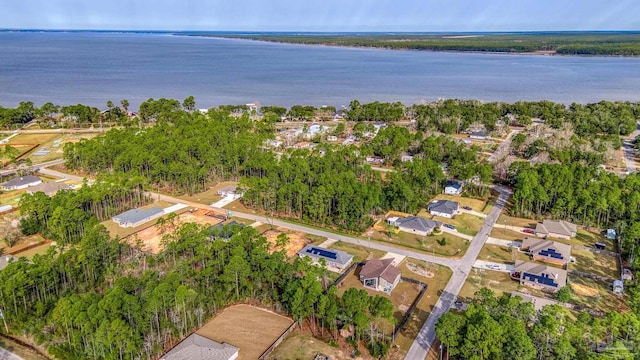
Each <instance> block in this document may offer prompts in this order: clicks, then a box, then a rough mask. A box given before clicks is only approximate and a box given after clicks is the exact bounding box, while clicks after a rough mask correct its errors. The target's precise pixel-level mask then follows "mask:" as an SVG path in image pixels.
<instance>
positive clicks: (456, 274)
mask: <svg viewBox="0 0 640 360" xmlns="http://www.w3.org/2000/svg"><path fill="white" fill-rule="evenodd" d="M496 189H497V190H498V191H500V196H498V199H497V200H496V202H495V204H494V206H493V208H492V209H491V211H490V212H489V215H488V216H487V218H486V219H485V222H484V224H483V225H482V228H481V229H480V231H479V232H478V234H477V235H476V236H475V237H474V238H473V240H472V241H471V245H470V246H469V249H468V250H467V253H466V254H465V255H464V257H463V258H462V260H461V261H459V262H457V263H456V264H455V265H457V266H452V267H451V268H452V270H453V276H451V279H450V280H449V283H448V284H447V286H446V287H445V288H444V291H443V292H442V295H441V296H440V299H438V301H437V302H436V305H435V307H434V309H433V311H432V312H431V314H429V317H428V318H427V321H426V322H425V323H424V325H423V326H422V329H420V332H419V333H418V336H417V337H416V340H415V341H414V342H413V344H412V345H411V348H410V349H409V352H408V353H407V356H406V357H405V359H410V360H415V359H424V358H426V357H427V353H428V352H429V349H430V348H431V345H433V342H434V341H435V339H436V332H435V326H436V322H437V321H438V319H439V318H440V316H442V315H443V314H444V313H446V312H447V311H449V309H450V308H451V306H452V305H453V303H454V302H455V301H456V298H457V297H458V293H460V289H462V285H463V284H464V282H465V281H466V279H467V276H469V272H470V271H471V268H472V266H473V264H474V263H475V261H476V259H477V258H478V255H479V254H480V250H482V246H483V245H484V243H485V241H487V238H488V237H489V233H490V232H491V228H493V225H495V223H496V221H497V220H498V216H500V212H502V209H504V206H505V205H506V203H507V199H508V198H509V194H510V191H509V190H508V189H505V188H502V187H496Z"/></svg>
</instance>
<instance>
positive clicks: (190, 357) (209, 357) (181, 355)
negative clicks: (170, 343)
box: [160, 334, 240, 360]
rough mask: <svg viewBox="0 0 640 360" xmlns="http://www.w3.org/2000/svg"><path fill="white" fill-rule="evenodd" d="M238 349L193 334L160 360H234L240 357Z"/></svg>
mask: <svg viewBox="0 0 640 360" xmlns="http://www.w3.org/2000/svg"><path fill="white" fill-rule="evenodd" d="M238 350H240V349H238V348H237V347H235V346H233V345H230V344H227V343H222V344H221V343H219V342H216V341H213V340H211V339H208V338H206V337H204V336H202V335H198V334H191V335H189V337H187V338H186V339H184V340H182V341H181V342H180V343H179V344H178V345H176V346H174V347H173V349H171V350H169V352H167V353H166V354H164V355H163V356H162V357H160V360H234V359H236V358H237V357H238Z"/></svg>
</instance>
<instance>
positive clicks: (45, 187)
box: [27, 182, 69, 196]
mask: <svg viewBox="0 0 640 360" xmlns="http://www.w3.org/2000/svg"><path fill="white" fill-rule="evenodd" d="M67 189H69V185H67V184H65V183H63V182H43V183H40V184H38V185H34V186H30V187H28V188H27V194H35V193H37V192H38V191H41V192H43V193H44V194H45V195H47V196H53V195H55V194H56V193H57V192H58V191H60V190H67Z"/></svg>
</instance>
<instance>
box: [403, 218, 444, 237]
mask: <svg viewBox="0 0 640 360" xmlns="http://www.w3.org/2000/svg"><path fill="white" fill-rule="evenodd" d="M393 225H395V226H397V227H398V229H400V231H404V232H407V233H411V234H418V235H422V236H427V235H429V234H431V233H432V232H433V229H435V228H436V227H438V226H440V223H439V222H437V221H433V220H429V219H425V218H422V217H418V216H407V217H405V218H401V219H397V220H395V221H394V223H393Z"/></svg>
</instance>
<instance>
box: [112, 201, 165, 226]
mask: <svg viewBox="0 0 640 360" xmlns="http://www.w3.org/2000/svg"><path fill="white" fill-rule="evenodd" d="M162 215H164V209H162V208H159V207H157V206H154V207H151V208H148V209H132V210H129V211H125V212H123V213H122V214H119V215H116V216H114V217H112V218H111V220H113V221H114V222H115V223H117V224H118V225H120V227H137V226H140V225H142V224H144V223H146V222H148V221H151V220H153V219H156V218H159V217H160V216H162Z"/></svg>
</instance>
